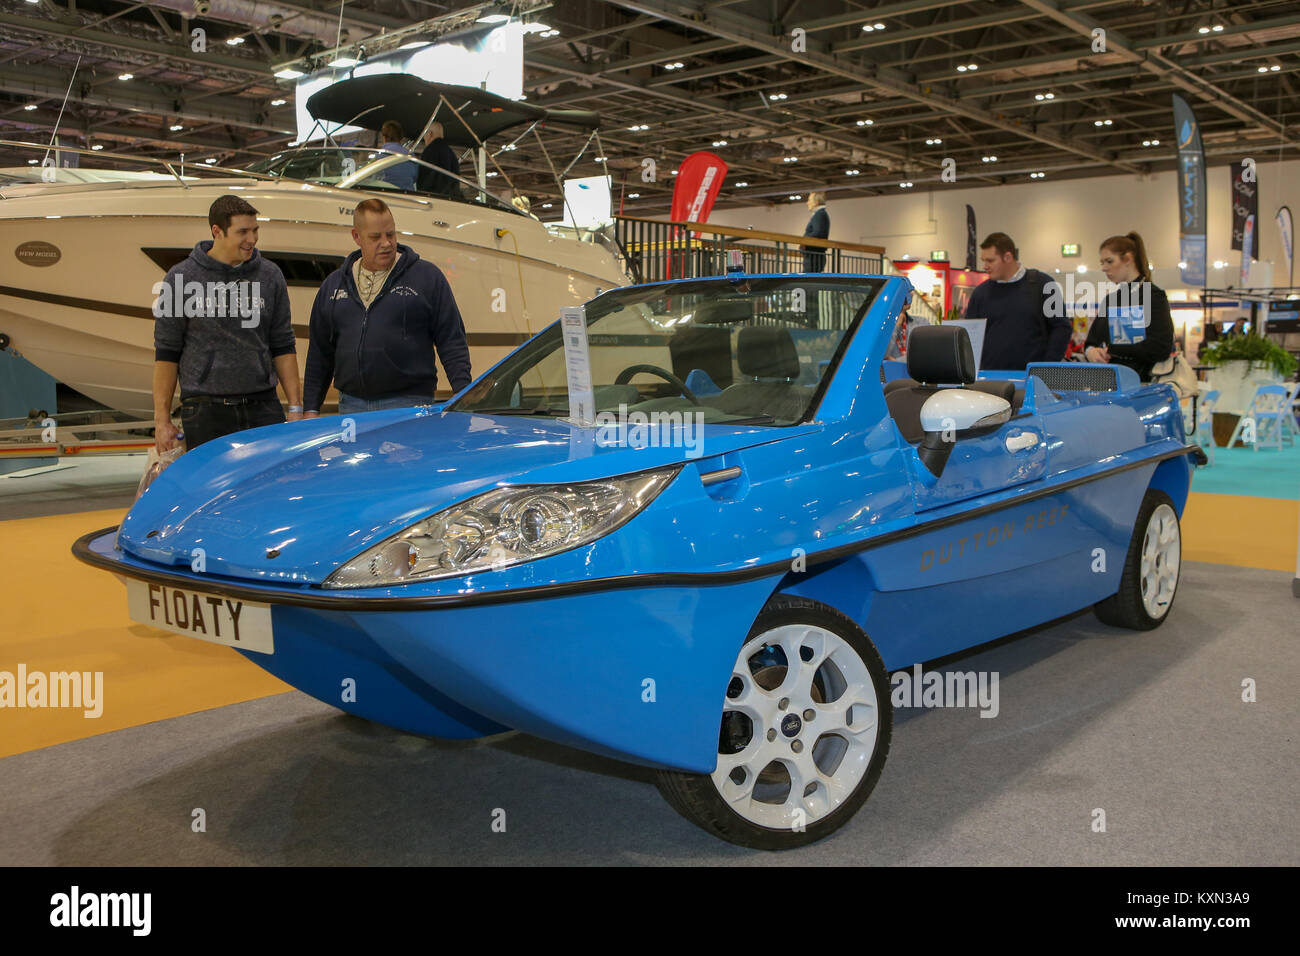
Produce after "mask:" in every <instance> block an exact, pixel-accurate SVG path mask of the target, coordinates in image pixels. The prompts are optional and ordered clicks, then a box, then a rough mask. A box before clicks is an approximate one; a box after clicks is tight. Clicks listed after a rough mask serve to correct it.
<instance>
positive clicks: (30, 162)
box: [27, 159, 36, 166]
mask: <svg viewBox="0 0 1300 956" xmlns="http://www.w3.org/2000/svg"><path fill="white" fill-rule="evenodd" d="M27 165H28V166H35V165H36V160H34V159H29V160H27Z"/></svg>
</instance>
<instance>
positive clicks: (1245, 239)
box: [1239, 213, 1255, 287]
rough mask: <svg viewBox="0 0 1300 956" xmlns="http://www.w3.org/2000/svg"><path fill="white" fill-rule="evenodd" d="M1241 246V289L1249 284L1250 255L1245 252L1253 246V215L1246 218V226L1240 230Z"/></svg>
mask: <svg viewBox="0 0 1300 956" xmlns="http://www.w3.org/2000/svg"><path fill="white" fill-rule="evenodd" d="M1241 236H1242V245H1241V246H1240V247H1239V248H1240V249H1241V285H1242V286H1243V287H1245V286H1247V285H1249V284H1250V263H1251V258H1250V253H1249V252H1247V251H1246V250H1248V249H1249V248H1250V247H1251V246H1253V245H1255V214H1254V213H1251V214H1250V215H1249V216H1247V217H1246V225H1245V226H1243V227H1242V230H1241Z"/></svg>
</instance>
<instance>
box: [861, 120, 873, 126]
mask: <svg viewBox="0 0 1300 956" xmlns="http://www.w3.org/2000/svg"><path fill="white" fill-rule="evenodd" d="M875 124H876V121H875V120H869V119H862V120H858V125H859V126H874V125H875Z"/></svg>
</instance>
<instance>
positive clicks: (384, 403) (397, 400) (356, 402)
mask: <svg viewBox="0 0 1300 956" xmlns="http://www.w3.org/2000/svg"><path fill="white" fill-rule="evenodd" d="M432 404H433V396H432V395H385V396H384V397H383V398H358V397H357V396H355V395H348V394H345V393H344V392H339V414H340V415H356V414H359V413H360V412H377V411H380V410H382V409H385V408H414V407H415V406H416V405H432Z"/></svg>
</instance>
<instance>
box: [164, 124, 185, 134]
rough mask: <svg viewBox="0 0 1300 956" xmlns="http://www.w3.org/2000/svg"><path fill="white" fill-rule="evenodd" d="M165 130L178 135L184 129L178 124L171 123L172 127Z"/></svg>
mask: <svg viewBox="0 0 1300 956" xmlns="http://www.w3.org/2000/svg"><path fill="white" fill-rule="evenodd" d="M167 128H168V129H169V130H171V131H172V132H173V133H179V132H180V131H181V130H183V129H184V128H185V127H184V126H183V125H182V124H180V123H172V125H171V126H168V127H167Z"/></svg>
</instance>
